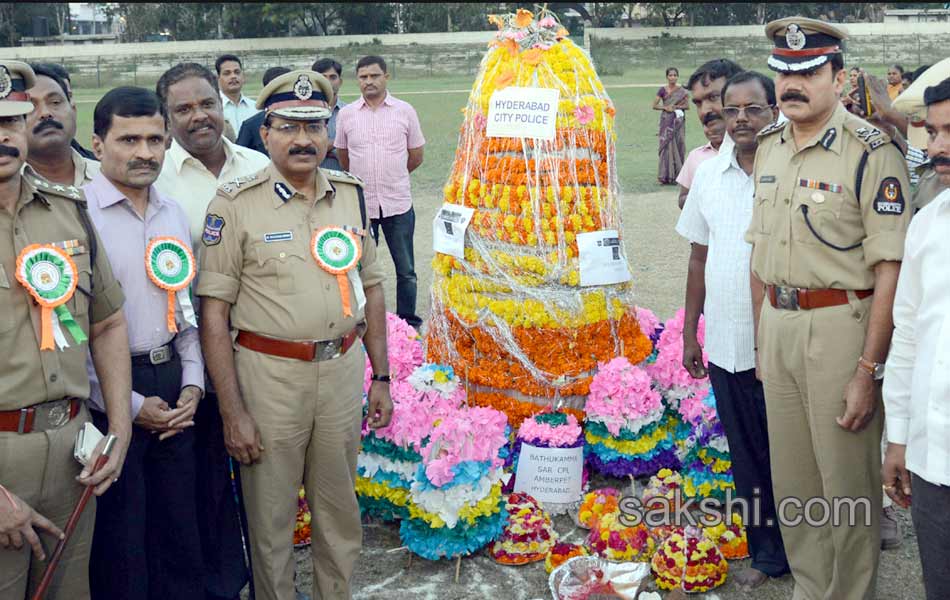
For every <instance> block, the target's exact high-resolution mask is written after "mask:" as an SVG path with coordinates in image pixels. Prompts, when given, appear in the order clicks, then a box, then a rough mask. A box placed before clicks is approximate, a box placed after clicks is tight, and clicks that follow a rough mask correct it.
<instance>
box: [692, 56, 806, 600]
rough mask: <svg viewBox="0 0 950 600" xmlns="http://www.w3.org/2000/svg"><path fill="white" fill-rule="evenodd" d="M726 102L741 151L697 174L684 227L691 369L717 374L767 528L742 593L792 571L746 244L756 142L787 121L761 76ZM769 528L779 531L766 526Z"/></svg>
mask: <svg viewBox="0 0 950 600" xmlns="http://www.w3.org/2000/svg"><path fill="white" fill-rule="evenodd" d="M722 104H723V108H722V114H723V120H724V121H725V124H726V132H727V133H728V135H729V137H730V138H731V139H732V140H733V141H734V142H735V145H734V147H733V148H732V149H731V150H729V151H726V152H720V153H719V154H718V155H717V156H715V157H713V158H711V159H709V160H707V161H706V162H704V163H703V164H702V165H700V166H699V168H698V169H697V170H696V175H695V177H694V178H693V187H692V188H691V189H690V192H689V196H688V197H687V198H686V205H685V207H684V208H683V213H682V214H681V215H680V218H679V222H678V223H677V225H676V231H677V233H679V234H680V235H682V236H683V237H685V238H686V239H688V240H689V241H690V243H691V251H690V258H689V274H688V275H687V279H686V317H685V322H684V326H683V366H684V367H685V368H686V370H687V371H688V372H689V374H690V375H692V376H693V377H695V378H696V379H701V378H703V377H706V376H707V374H708V375H709V380H710V382H711V383H712V388H713V392H715V395H716V410H717V411H718V413H719V419H720V420H721V421H722V425H723V428H724V429H725V431H726V437H727V439H728V441H729V453H730V455H731V456H732V472H733V475H734V477H735V483H736V492H737V494H738V496H739V497H740V498H743V499H744V500H745V501H746V502H748V503H749V504H748V505H749V506H752V505H753V501H754V500H759V501H760V502H761V506H762V513H761V515H760V517H761V520H760V522H758V523H752V522H748V523H746V524H745V525H746V531H747V532H748V538H749V553H750V554H751V555H752V565H751V567H749V568H746V569H743V570H742V571H739V572H738V573H737V574H736V575H735V580H736V583H737V584H738V585H739V587H740V588H741V589H744V590H751V589H753V588H756V587H758V586H760V585H762V584H763V583H765V582H766V581H767V580H768V578H769V577H781V576H782V575H785V574H786V573H788V560H787V559H786V557H785V548H784V546H783V545H782V534H781V532H780V531H779V529H778V526H777V525H774V523H775V499H774V498H773V496H772V476H771V472H770V468H769V437H768V427H767V424H766V417H765V397H764V395H763V392H762V384H761V382H759V381H758V380H757V379H756V377H755V350H754V347H755V340H754V337H755V336H754V333H753V325H752V296H751V294H750V293H749V287H748V285H746V283H747V282H748V279H749V267H748V265H749V257H750V256H751V255H752V246H750V245H749V243H748V242H746V241H745V238H744V235H745V232H746V230H747V229H748V228H749V221H750V220H751V218H752V202H753V198H754V196H755V189H754V188H755V182H754V181H753V180H752V177H751V174H752V164H753V162H754V161H755V151H756V148H757V147H758V142H757V141H756V135H757V134H758V133H759V131H761V130H762V129H764V128H765V127H766V126H767V125H769V124H770V123H772V122H773V121H775V119H776V118H777V117H778V108H777V107H776V106H775V85H774V84H773V83H772V80H771V79H769V78H768V77H766V76H765V75H762V74H761V73H755V72H753V71H743V72H741V73H739V74H737V75H733V76H732V77H731V78H729V80H728V81H726V84H725V86H724V87H723V88H722ZM700 313H703V314H705V316H706V347H705V350H706V352H707V353H708V355H709V368H708V370H707V369H706V366H705V365H704V364H703V348H702V347H700V345H699V342H698V341H697V338H696V332H697V327H698V324H699V315H700ZM767 520H768V522H771V523H772V524H773V525H771V526H766V522H767Z"/></svg>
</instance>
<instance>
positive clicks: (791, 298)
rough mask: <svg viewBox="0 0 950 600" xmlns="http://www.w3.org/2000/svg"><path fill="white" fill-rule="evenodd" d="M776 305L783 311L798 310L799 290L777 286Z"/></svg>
mask: <svg viewBox="0 0 950 600" xmlns="http://www.w3.org/2000/svg"><path fill="white" fill-rule="evenodd" d="M775 304H777V305H778V306H777V308H781V309H783V310H798V309H799V306H798V289H797V288H790V287H781V286H776V289H775Z"/></svg>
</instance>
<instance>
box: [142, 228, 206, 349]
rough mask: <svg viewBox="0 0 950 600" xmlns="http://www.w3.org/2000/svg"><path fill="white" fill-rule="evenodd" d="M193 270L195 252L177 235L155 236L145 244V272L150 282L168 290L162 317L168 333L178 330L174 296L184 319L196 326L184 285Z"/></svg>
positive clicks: (190, 279) (194, 267)
mask: <svg viewBox="0 0 950 600" xmlns="http://www.w3.org/2000/svg"><path fill="white" fill-rule="evenodd" d="M197 272H198V271H197V268H196V266H195V255H194V254H193V253H192V252H191V248H189V247H188V244H186V243H184V242H182V241H181V240H179V239H178V238H175V237H157V238H154V239H153V240H152V241H151V242H149V244H148V246H146V247H145V273H146V274H147V275H148V278H149V280H150V281H151V282H152V283H154V284H155V285H157V286H158V287H160V288H161V289H163V290H165V291H166V292H167V293H168V311H167V313H166V316H165V320H166V323H167V325H168V331H170V332H171V333H178V326H177V325H176V324H175V298H176V297H177V298H178V303H179V304H180V305H181V312H182V317H183V318H184V319H185V321H186V322H187V323H189V324H191V325H193V326H194V327H197V326H198V320H197V318H196V317H195V309H194V307H193V306H192V304H191V298H190V297H189V294H188V286H189V285H191V281H192V280H193V279H194V278H195V274H196V273H197Z"/></svg>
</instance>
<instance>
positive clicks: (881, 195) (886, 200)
mask: <svg viewBox="0 0 950 600" xmlns="http://www.w3.org/2000/svg"><path fill="white" fill-rule="evenodd" d="M904 204H905V202H904V192H903V190H901V182H900V181H899V180H898V179H897V178H896V177H887V178H885V179H884V181H882V182H881V187H879V188H878V190H877V195H876V196H875V197H874V211H875V212H876V213H877V214H879V215H902V214H904Z"/></svg>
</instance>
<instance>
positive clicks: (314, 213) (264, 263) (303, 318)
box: [197, 165, 383, 340]
mask: <svg viewBox="0 0 950 600" xmlns="http://www.w3.org/2000/svg"><path fill="white" fill-rule="evenodd" d="M317 175H318V177H317V200H316V201H315V202H311V201H309V200H307V199H306V198H305V197H304V196H303V195H302V194H300V193H298V192H297V191H296V190H295V189H294V188H293V186H291V185H290V184H289V183H287V181H286V179H284V177H283V176H282V175H281V174H280V172H279V171H278V170H277V169H276V167H274V166H273V165H270V166H268V167H267V168H266V169H263V170H262V171H260V172H258V173H256V174H255V175H253V176H251V177H248V178H245V179H239V180H237V181H234V182H232V183H230V184H225V185H223V186H221V188H220V189H219V190H218V194H217V196H215V198H214V200H212V201H211V204H210V205H209V206H208V215H207V218H206V223H205V229H204V231H203V234H202V237H201V244H202V245H203V247H204V251H203V252H202V253H201V269H200V273H201V275H200V277H199V278H198V287H197V294H198V295H199V296H211V297H214V298H218V299H220V300H223V301H225V302H228V303H230V304H232V305H233V306H232V307H231V326H232V327H233V328H234V329H243V330H246V331H251V332H254V333H260V334H262V335H266V336H270V337H275V338H281V339H288V340H327V339H333V338H336V337H339V336H341V335H343V334H345V333H347V332H348V331H349V330H350V329H352V328H353V327H354V326H355V325H356V324H357V323H358V322H359V321H361V320H362V319H363V310H362V306H359V302H358V299H359V298H360V296H361V295H362V289H368V288H370V287H372V286H374V285H377V284H379V283H382V281H383V273H382V268H381V266H380V264H379V263H378V262H377V260H376V244H375V242H374V241H373V238H372V237H371V236H370V235H369V232H368V231H365V230H364V223H363V222H362V217H361V215H360V208H359V196H358V189H357V185H359V184H358V182H359V180H358V179H356V178H355V177H353V176H351V175H349V174H346V173H342V172H340V171H329V170H325V169H319V170H318V172H317ZM325 226H343V227H345V228H346V229H347V230H349V231H353V232H356V237H357V240H358V243H359V245H360V247H361V252H362V256H361V259H360V261H359V265H358V266H357V267H354V269H353V271H352V272H350V273H348V274H347V275H346V276H345V280H344V285H345V286H347V291H348V294H349V299H350V306H351V308H352V313H353V315H352V316H350V317H346V316H344V314H343V303H342V299H341V291H340V287H339V285H340V284H339V282H338V280H337V277H336V276H335V275H333V274H331V273H329V272H327V271H325V270H323V269H322V268H321V267H320V266H319V265H318V264H317V262H316V260H315V259H314V257H313V255H312V253H311V248H310V246H311V239H312V237H313V233H314V232H315V231H317V230H318V229H320V228H322V227H325ZM356 285H360V286H361V288H362V289H360V290H357V289H356V287H355V286H356Z"/></svg>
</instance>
